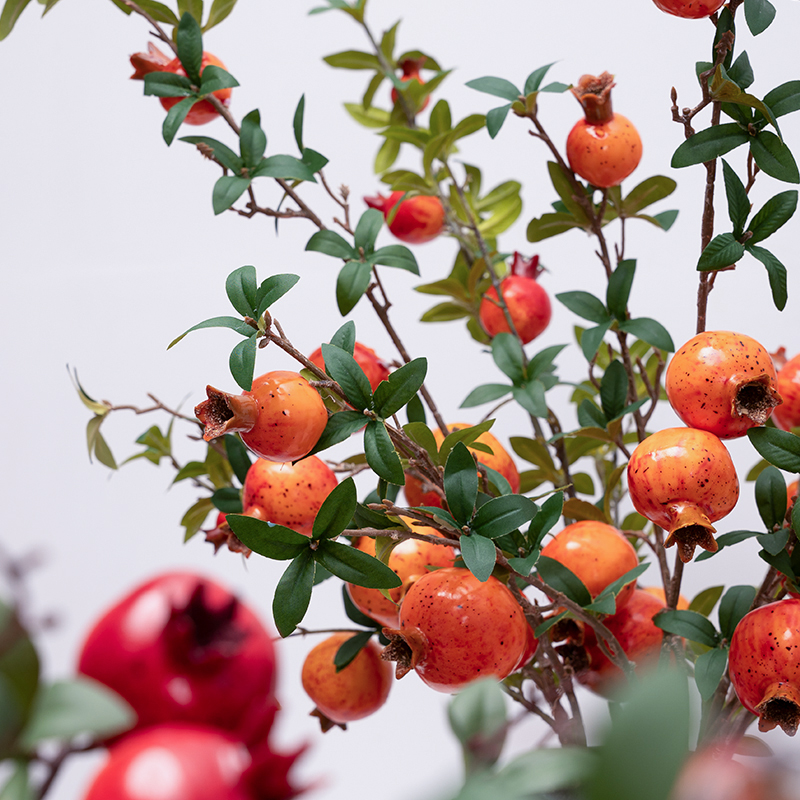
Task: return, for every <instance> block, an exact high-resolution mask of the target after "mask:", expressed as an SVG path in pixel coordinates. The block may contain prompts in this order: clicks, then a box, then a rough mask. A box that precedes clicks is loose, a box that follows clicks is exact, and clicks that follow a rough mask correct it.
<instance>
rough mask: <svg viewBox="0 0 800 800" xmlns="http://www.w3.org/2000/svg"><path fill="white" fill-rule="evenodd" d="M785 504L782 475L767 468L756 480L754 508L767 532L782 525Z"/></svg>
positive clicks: (771, 468)
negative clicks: (756, 508)
mask: <svg viewBox="0 0 800 800" xmlns="http://www.w3.org/2000/svg"><path fill="white" fill-rule="evenodd" d="M786 502H787V501H786V481H785V480H784V478H783V475H782V474H781V472H780V471H779V470H777V469H775V467H767V468H766V469H765V470H764V471H763V472H762V473H761V474H760V475H759V476H758V478H757V479H756V506H757V507H758V513H759V515H760V516H761V519H762V521H763V522H764V526H765V527H766V529H767V530H768V531H772V530H774V529H775V527H780V526H781V525H783V518H784V516H786Z"/></svg>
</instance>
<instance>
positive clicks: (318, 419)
mask: <svg viewBox="0 0 800 800" xmlns="http://www.w3.org/2000/svg"><path fill="white" fill-rule="evenodd" d="M206 393H207V394H208V399H207V400H204V401H203V402H202V403H200V404H199V405H197V406H195V409H194V413H195V416H196V417H197V418H198V419H199V420H200V422H202V423H203V425H205V432H204V434H203V438H204V439H205V440H206V441H207V442H209V441H211V440H212V439H216V438H217V437H218V436H222V435H223V434H226V433H239V434H241V437H242V441H243V442H244V443H245V444H246V445H247V446H248V447H249V448H250V449H251V450H252V451H253V452H254V453H255V454H256V455H257V456H260V457H261V458H265V459H267V460H268V461H297V460H298V459H300V458H303V457H304V456H307V455H308V453H309V452H310V451H311V449H312V448H313V447H314V445H315V444H316V443H317V440H318V439H319V437H320V435H321V434H322V431H323V430H325V426H326V425H327V423H328V412H327V411H326V409H325V403H324V402H323V401H322V398H321V397H320V396H319V392H317V390H316V389H314V388H313V387H312V386H311V384H310V383H309V382H308V381H307V380H306V379H305V378H304V377H303V376H302V375H300V374H299V373H297V372H289V371H285V370H276V371H275V372H267V373H265V374H264V375H261V376H260V377H258V378H256V379H255V380H254V381H253V386H252V389H251V390H250V391H249V392H242V394H240V395H234V394H228V393H227V392H221V391H219V389H215V388H214V387H213V386H208V387H206Z"/></svg>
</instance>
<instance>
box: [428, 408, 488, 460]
mask: <svg viewBox="0 0 800 800" xmlns="http://www.w3.org/2000/svg"><path fill="white" fill-rule="evenodd" d="M493 424H494V420H493V419H487V420H486V421H485V422H481V423H479V424H478V425H472V426H470V427H469V428H459V429H458V430H453V431H451V432H450V433H448V434H447V436H445V437H444V441H443V442H442V444H441V447H440V448H439V463H440V464H443V463H445V462H446V461H447V456H448V455H450V451H451V450H452V449H453V448H454V447H455V446H456V442H464V444H465V445H466V446H467V447H470V446H475V449H476V450H477V449H479V447H480V443H478V445H477V446H476V445H475V440H476V439H477V438H478V437H479V436H480V435H481V434H482V433H485V432H486V431H488V430H489V429H490V428H491V427H492V425H493Z"/></svg>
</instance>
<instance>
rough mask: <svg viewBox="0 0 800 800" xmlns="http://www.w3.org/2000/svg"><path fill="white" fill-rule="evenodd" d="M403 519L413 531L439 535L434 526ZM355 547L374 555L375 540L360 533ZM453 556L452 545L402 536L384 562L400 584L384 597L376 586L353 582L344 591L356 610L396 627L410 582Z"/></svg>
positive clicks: (449, 562)
mask: <svg viewBox="0 0 800 800" xmlns="http://www.w3.org/2000/svg"><path fill="white" fill-rule="evenodd" d="M406 521H407V522H408V523H409V524H410V525H411V527H412V529H413V530H414V532H415V533H423V534H426V535H427V536H441V534H440V533H439V531H437V530H436V529H435V528H430V527H427V526H425V525H420V524H418V523H415V522H412V521H411V520H410V519H409V520H406ZM357 547H358V549H359V550H361V551H363V552H364V553H369V555H371V556H374V555H375V540H374V539H373V538H371V537H370V536H362V537H361V539H359V541H358V545H357ZM455 557H456V553H455V550H453V548H452V547H447V546H443V545H440V544H432V543H431V542H423V541H421V540H420V539H406V540H405V541H403V542H400V544H398V545H396V546H395V547H394V549H393V550H392V552H391V554H390V555H389V561H388V567H389V569H391V570H393V571H394V572H395V574H396V575H397V576H398V577H399V578H400V580H401V581H403V585H402V586H398V587H397V588H395V589H390V590H389V597H388V598H387V597H385V596H384V594H383V593H382V592H381V590H380V589H368V588H366V587H365V586H356V585H355V584H353V583H348V584H347V591H348V593H349V594H350V599H351V600H352V601H353V603H354V604H355V606H356V608H358V609H359V611H361V612H362V613H364V614H366V615H367V616H368V617H370V618H371V619H374V620H375V621H376V622H380V623H381V625H386V626H388V627H390V628H396V627H398V626H399V625H400V609H399V606H400V603H402V601H403V597H405V595H406V593H407V592H408V590H409V588H410V587H411V585H412V584H413V583H414V581H416V580H418V579H419V578H421V577H422V576H423V575H427V573H428V567H452V566H453V561H454V560H455ZM390 598H391V599H390Z"/></svg>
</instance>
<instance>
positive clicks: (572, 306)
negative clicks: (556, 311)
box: [556, 292, 611, 325]
mask: <svg viewBox="0 0 800 800" xmlns="http://www.w3.org/2000/svg"><path fill="white" fill-rule="evenodd" d="M556 300H558V301H559V302H560V303H562V304H563V305H565V306H566V307H567V308H568V309H569V310H570V311H572V313H573V314H577V315H578V316H579V317H583V318H584V319H588V320H589V321H590V322H596V323H598V324H601V325H602V324H603V323H606V322H610V321H611V318H610V316H609V313H608V310H607V309H606V307H605V306H604V305H603V303H602V301H601V300H599V299H598V298H596V297H595V296H594V295H591V294H589V292H562V293H561V294H557V295H556Z"/></svg>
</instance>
